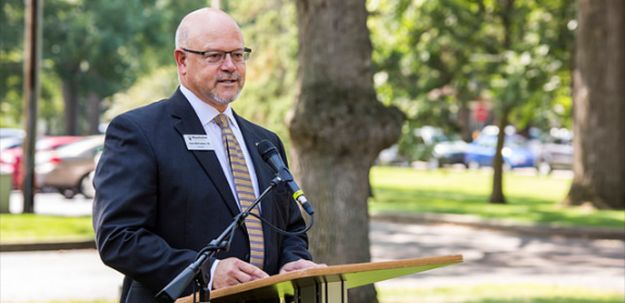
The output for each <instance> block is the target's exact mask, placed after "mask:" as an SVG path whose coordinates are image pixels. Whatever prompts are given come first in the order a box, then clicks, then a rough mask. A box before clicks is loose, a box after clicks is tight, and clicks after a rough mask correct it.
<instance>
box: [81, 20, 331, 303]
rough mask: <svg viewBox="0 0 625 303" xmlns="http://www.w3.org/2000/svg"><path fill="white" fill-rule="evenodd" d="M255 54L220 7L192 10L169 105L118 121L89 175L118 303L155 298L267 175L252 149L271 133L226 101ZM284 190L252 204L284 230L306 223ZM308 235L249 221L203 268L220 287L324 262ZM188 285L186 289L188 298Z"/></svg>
mask: <svg viewBox="0 0 625 303" xmlns="http://www.w3.org/2000/svg"><path fill="white" fill-rule="evenodd" d="M249 52H250V50H249V49H248V48H246V47H245V45H244V43H243V36H242V33H241V30H240V29H239V27H238V25H237V24H236V22H235V21H234V20H233V19H232V18H231V17H230V16H228V15H227V14H226V13H224V12H222V11H220V10H216V9H209V8H204V9H199V10H196V11H194V12H191V13H190V14H188V15H187V16H185V17H184V18H183V20H182V21H181V22H180V25H179V26H178V29H177V31H176V49H175V51H174V57H175V59H176V64H177V67H178V77H179V79H180V87H179V88H178V90H177V91H176V92H175V93H174V94H173V95H172V96H171V97H170V98H169V99H166V100H162V101H159V102H156V103H153V104H150V105H148V106H145V107H143V108H140V109H136V110H133V111H130V112H127V113H125V114H122V115H120V116H118V117H117V118H115V119H114V120H113V121H112V122H111V123H110V125H109V127H108V130H107V134H106V142H105V146H104V151H103V154H102V156H101V159H100V161H99V163H98V168H97V170H96V177H95V181H94V184H95V188H96V198H95V202H94V210H93V223H94V228H95V231H96V241H97V247H98V250H99V252H100V256H101V258H102V260H103V262H104V263H105V264H107V265H108V266H110V267H112V268H114V269H116V270H118V271H120V272H122V273H123V274H124V275H125V278H124V284H123V289H122V299H121V301H122V302H155V300H154V296H155V294H156V293H157V292H158V291H159V290H161V289H162V288H163V287H165V286H166V285H167V283H168V282H170V281H171V280H172V279H173V278H174V277H175V276H176V275H177V274H178V273H180V272H181V271H182V270H183V269H184V268H185V267H187V266H188V265H189V264H190V263H191V262H193V261H194V260H195V258H196V255H197V251H199V250H200V249H201V248H203V247H204V246H206V244H208V243H209V242H210V240H212V239H214V238H216V237H217V236H218V235H219V234H220V233H221V232H222V231H223V230H224V229H225V228H226V227H227V226H228V225H229V223H230V222H231V221H232V218H233V217H234V216H235V215H236V214H238V213H239V212H240V211H241V209H242V208H247V206H249V204H250V203H251V201H253V200H254V199H255V198H256V197H258V195H259V191H260V192H262V191H263V190H264V189H265V188H266V187H268V185H269V184H270V181H271V179H272V178H273V176H274V173H273V171H272V170H271V168H270V166H269V165H267V164H266V163H265V162H264V161H263V160H262V158H261V156H260V155H259V153H258V151H257V150H256V147H255V143H257V142H259V141H261V140H263V139H266V140H269V141H271V142H272V143H273V144H274V145H276V146H277V147H278V150H279V152H280V154H281V156H282V158H283V159H285V152H284V148H283V146H282V143H281V141H280V139H279V138H278V137H277V136H276V135H275V134H274V133H272V132H270V131H268V130H266V129H264V128H262V127H260V126H257V125H255V124H252V123H250V122H249V121H247V120H245V119H243V118H241V117H239V116H238V115H236V114H235V113H234V112H233V111H232V109H231V108H230V106H229V103H230V102H232V101H234V100H235V99H236V97H237V96H238V95H239V93H240V91H241V89H242V88H243V84H244V83H245V59H246V58H247V56H248V55H249ZM290 199H291V198H290V195H289V193H288V191H287V188H286V187H285V186H278V187H277V188H276V189H275V190H274V191H272V192H271V193H270V194H269V195H267V196H266V198H264V199H263V201H262V202H261V204H260V210H255V211H256V213H257V214H258V213H259V214H260V216H262V217H263V218H264V219H266V220H268V221H269V222H271V223H272V224H274V225H277V226H279V227H281V228H282V229H286V230H288V231H296V230H300V229H302V228H303V227H304V226H305V223H304V221H303V219H302V216H301V214H300V212H299V208H298V207H297V205H296V204H295V203H293V201H290ZM307 249H308V240H307V237H306V236H305V235H301V236H281V235H279V234H277V233H276V232H274V231H272V230H271V229H269V228H268V226H266V225H264V224H262V225H261V223H260V221H259V220H258V219H256V218H254V217H252V216H250V217H248V219H247V220H246V222H245V224H244V225H243V226H240V227H239V228H237V230H236V231H235V233H234V240H233V242H232V246H231V248H230V250H229V251H227V252H220V253H218V254H217V255H216V258H214V259H210V260H208V262H206V263H205V265H204V266H203V267H202V268H201V276H202V279H203V283H207V285H208V286H209V287H210V288H212V289H218V288H222V287H227V286H231V285H236V284H239V283H243V282H247V281H252V280H256V279H260V278H264V277H267V276H268V275H272V274H277V273H279V272H289V271H293V270H299V269H304V268H309V267H315V266H319V265H317V264H315V263H313V262H312V261H310V260H311V256H310V254H309V252H308V250H307ZM190 292H191V287H189V288H187V290H186V292H185V293H184V295H188V294H189V293H190Z"/></svg>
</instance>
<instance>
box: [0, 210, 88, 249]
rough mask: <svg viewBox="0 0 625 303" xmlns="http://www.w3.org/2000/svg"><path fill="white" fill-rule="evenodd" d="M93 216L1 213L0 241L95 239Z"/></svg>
mask: <svg viewBox="0 0 625 303" xmlns="http://www.w3.org/2000/svg"><path fill="white" fill-rule="evenodd" d="M93 237H94V232H93V227H91V217H90V216H85V217H61V216H45V215H32V214H19V215H17V214H15V215H10V214H2V215H0V243H20V242H22V243H23V242H32V241H63V240H85V239H93Z"/></svg>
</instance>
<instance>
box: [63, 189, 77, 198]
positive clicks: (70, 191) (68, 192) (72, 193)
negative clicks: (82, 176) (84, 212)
mask: <svg viewBox="0 0 625 303" xmlns="http://www.w3.org/2000/svg"><path fill="white" fill-rule="evenodd" d="M59 192H60V193H61V195H63V197H65V199H74V196H76V191H75V190H73V189H69V188H66V189H61V190H59Z"/></svg>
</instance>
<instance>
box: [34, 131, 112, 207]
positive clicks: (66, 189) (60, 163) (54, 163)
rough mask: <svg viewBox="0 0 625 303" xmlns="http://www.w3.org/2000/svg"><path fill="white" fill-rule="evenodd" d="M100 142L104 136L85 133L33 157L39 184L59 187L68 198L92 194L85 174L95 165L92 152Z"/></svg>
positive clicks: (88, 196) (57, 188)
mask: <svg viewBox="0 0 625 303" xmlns="http://www.w3.org/2000/svg"><path fill="white" fill-rule="evenodd" d="M103 145H104V136H103V135H97V136H89V137H85V138H84V139H82V140H80V141H76V142H74V143H70V144H67V145H65V146H63V147H60V148H58V149H56V150H53V151H48V152H46V153H41V155H40V156H38V157H37V164H36V174H37V178H38V180H40V184H41V186H42V187H43V188H52V189H56V190H57V191H59V192H60V193H61V194H63V195H64V196H65V197H66V198H68V199H71V198H73V197H74V196H75V195H76V194H82V195H84V196H85V197H87V198H92V193H93V189H92V184H91V178H90V177H89V174H90V173H91V172H92V171H93V170H94V169H95V164H94V161H93V159H94V156H95V155H96V153H97V152H98V151H99V150H100V149H101V148H102V146H103Z"/></svg>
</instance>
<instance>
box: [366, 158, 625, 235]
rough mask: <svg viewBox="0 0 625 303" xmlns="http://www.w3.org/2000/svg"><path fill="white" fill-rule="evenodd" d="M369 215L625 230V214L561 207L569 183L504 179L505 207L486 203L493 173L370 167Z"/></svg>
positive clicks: (537, 178)
mask: <svg viewBox="0 0 625 303" xmlns="http://www.w3.org/2000/svg"><path fill="white" fill-rule="evenodd" d="M371 183H372V186H373V193H374V195H375V196H374V198H373V199H371V200H370V203H369V206H370V210H371V211H372V212H373V213H385V212H401V213H439V214H463V215H476V216H479V217H481V218H486V219H505V220H513V221H518V222H526V223H543V224H556V225H574V226H594V227H610V228H625V211H623V210H596V209H593V208H590V207H564V206H562V204H561V201H562V200H563V199H564V198H565V196H566V193H567V191H568V189H569V187H570V184H571V179H570V178H563V177H553V176H533V175H520V174H516V173H506V174H505V175H504V193H505V195H506V198H507V200H508V204H505V205H500V204H489V203H488V202H487V201H488V198H489V195H490V192H491V184H492V173H491V172H489V171H485V170H478V171H475V170H449V169H440V170H415V169H411V168H398V167H374V168H373V170H372V172H371Z"/></svg>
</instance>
